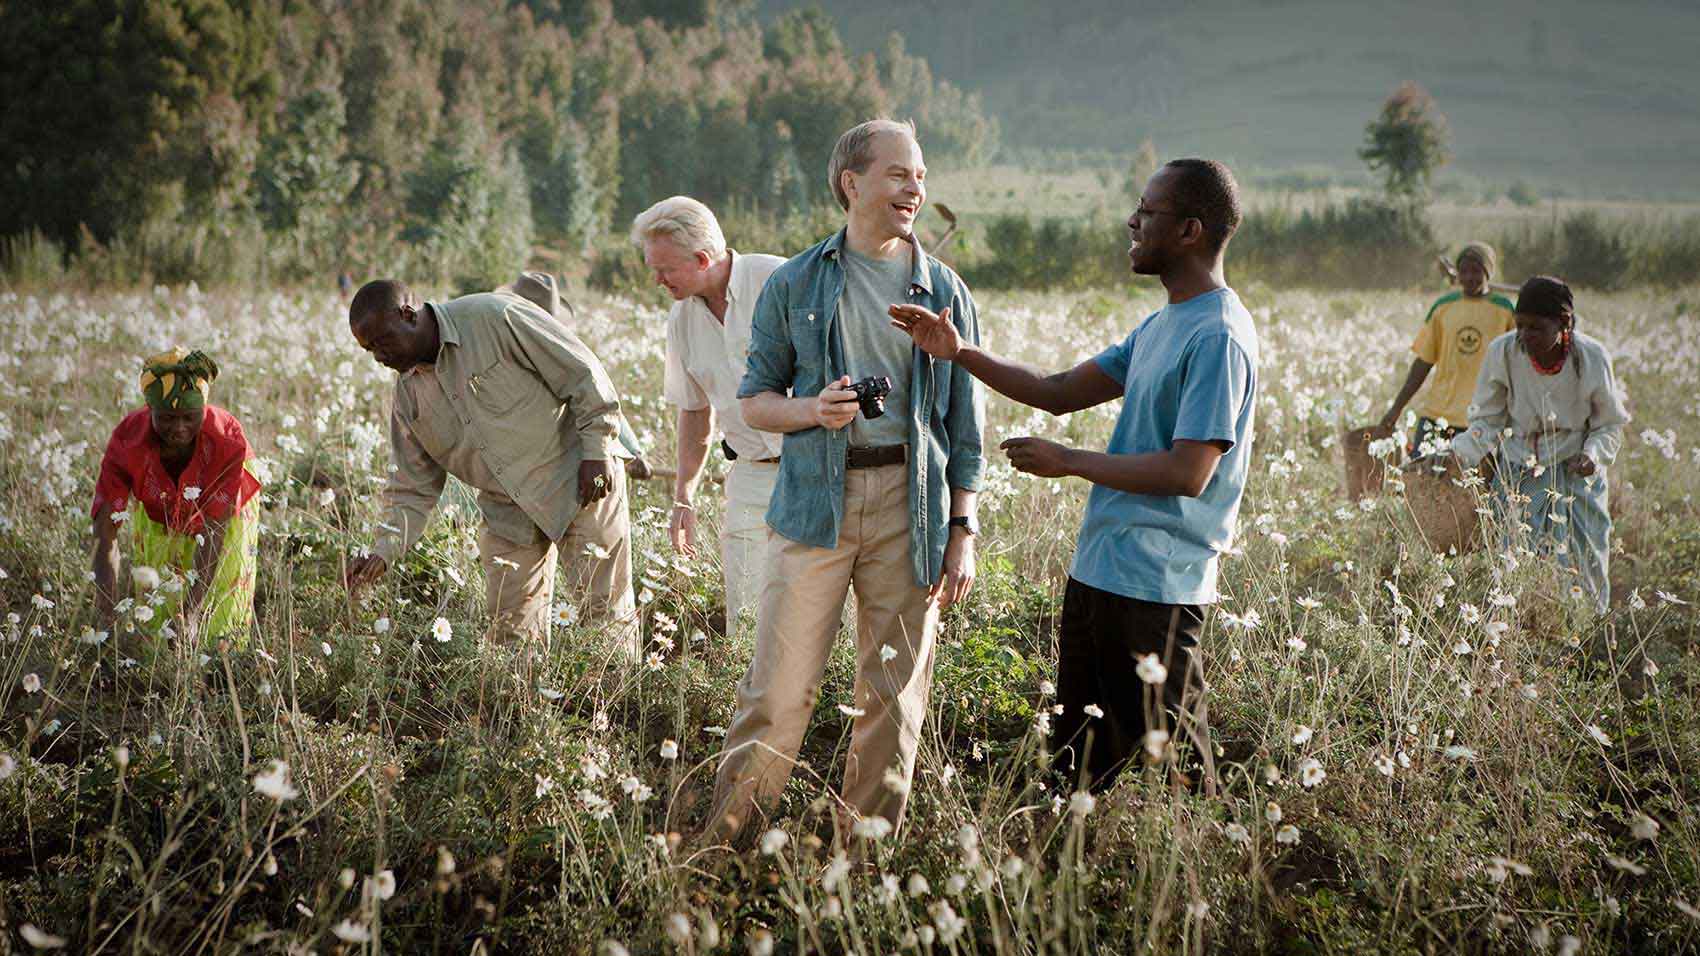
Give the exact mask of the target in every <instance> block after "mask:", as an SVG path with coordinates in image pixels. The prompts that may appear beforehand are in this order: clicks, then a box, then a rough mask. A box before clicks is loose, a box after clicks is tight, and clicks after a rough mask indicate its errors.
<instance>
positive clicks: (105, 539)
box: [93, 509, 119, 625]
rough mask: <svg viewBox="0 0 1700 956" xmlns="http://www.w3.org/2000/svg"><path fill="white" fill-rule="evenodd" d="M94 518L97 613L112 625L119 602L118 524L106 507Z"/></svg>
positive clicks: (95, 600) (103, 621)
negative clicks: (115, 607) (113, 520)
mask: <svg viewBox="0 0 1700 956" xmlns="http://www.w3.org/2000/svg"><path fill="white" fill-rule="evenodd" d="M94 520H95V526H94V569H93V570H94V602H95V605H94V606H95V613H96V614H97V615H98V616H99V618H100V621H101V623H102V624H104V625H110V624H111V621H112V609H113V607H114V606H116V605H117V603H118V560H119V557H118V531H117V528H118V526H117V525H115V524H113V523H112V512H111V511H108V510H106V509H101V511H100V513H98V514H96V515H95V516H94Z"/></svg>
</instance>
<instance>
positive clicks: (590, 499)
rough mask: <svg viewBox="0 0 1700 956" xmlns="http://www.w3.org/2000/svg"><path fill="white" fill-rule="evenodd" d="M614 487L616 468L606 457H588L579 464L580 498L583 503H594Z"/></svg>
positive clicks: (580, 502) (606, 495)
mask: <svg viewBox="0 0 1700 956" xmlns="http://www.w3.org/2000/svg"><path fill="white" fill-rule="evenodd" d="M613 489H614V468H613V466H612V465H610V464H609V463H608V461H607V460H606V459H603V460H592V459H589V458H586V459H585V460H584V461H583V462H581V463H580V464H579V466H578V500H579V504H581V505H593V504H595V503H596V502H598V501H601V500H602V499H603V498H606V497H608V493H609V492H610V491H612V490H613Z"/></svg>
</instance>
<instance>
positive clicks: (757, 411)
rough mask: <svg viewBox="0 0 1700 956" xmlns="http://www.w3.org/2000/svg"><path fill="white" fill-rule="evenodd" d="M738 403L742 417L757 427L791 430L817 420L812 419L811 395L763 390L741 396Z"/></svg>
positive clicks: (797, 430) (786, 432)
mask: <svg viewBox="0 0 1700 956" xmlns="http://www.w3.org/2000/svg"><path fill="white" fill-rule="evenodd" d="M739 407H740V408H741V409H742V410H743V412H744V421H745V422H746V423H747V424H748V425H749V426H750V427H751V428H754V429H757V430H758V431H764V432H778V433H780V434H790V433H791V432H800V431H803V430H804V429H808V428H814V427H816V426H818V425H819V424H820V423H819V422H817V421H815V399H814V398H812V397H810V398H790V397H787V396H785V395H781V394H779V393H778V392H762V393H760V394H758V395H751V396H750V397H749V398H744V399H740V400H739Z"/></svg>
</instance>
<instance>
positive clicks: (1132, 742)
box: [1051, 578, 1204, 792]
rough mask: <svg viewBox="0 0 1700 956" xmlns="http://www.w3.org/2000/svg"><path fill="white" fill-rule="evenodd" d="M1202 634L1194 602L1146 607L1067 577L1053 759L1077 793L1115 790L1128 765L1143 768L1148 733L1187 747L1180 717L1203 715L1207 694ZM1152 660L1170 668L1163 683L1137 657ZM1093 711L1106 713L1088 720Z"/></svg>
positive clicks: (1144, 603)
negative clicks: (1145, 675)
mask: <svg viewBox="0 0 1700 956" xmlns="http://www.w3.org/2000/svg"><path fill="white" fill-rule="evenodd" d="M1203 628H1204V611H1203V608H1201V607H1199V606H1198V605H1196V604H1155V603H1152V602H1150V601H1140V600H1137V599H1135V598H1130V597H1123V596H1122V595H1120V594H1112V593H1110V592H1109V591H1102V590H1099V589H1098V588H1095V587H1091V586H1089V585H1085V584H1081V583H1080V582H1079V581H1076V580H1074V579H1073V578H1069V580H1068V589H1067V590H1066V591H1065V592H1064V593H1063V610H1062V621H1061V628H1060V632H1059V634H1058V638H1057V703H1059V704H1061V705H1062V707H1063V711H1062V713H1061V714H1058V715H1056V716H1055V717H1054V718H1053V719H1052V722H1051V753H1052V761H1053V766H1054V767H1055V769H1056V771H1057V772H1058V773H1059V774H1061V775H1062V776H1064V777H1066V778H1067V780H1068V782H1069V786H1070V787H1071V788H1073V787H1076V786H1079V785H1080V784H1081V783H1084V784H1085V785H1086V786H1087V787H1088V788H1090V789H1091V790H1092V791H1094V792H1099V791H1103V790H1107V789H1109V787H1110V785H1111V784H1112V783H1114V782H1115V779H1116V776H1117V775H1118V774H1120V773H1121V771H1122V769H1123V768H1124V767H1126V766H1128V765H1129V764H1133V765H1136V766H1137V762H1138V761H1139V760H1140V759H1141V758H1142V755H1143V754H1144V752H1145V732H1146V731H1147V730H1148V729H1151V728H1153V727H1156V728H1159V729H1162V730H1166V731H1168V732H1169V734H1170V735H1171V736H1172V737H1173V738H1174V740H1175V742H1176V743H1180V742H1181V738H1182V732H1181V730H1179V729H1178V728H1180V727H1181V726H1182V724H1181V723H1180V720H1179V717H1180V715H1181V714H1182V713H1186V712H1191V713H1193V714H1196V713H1198V712H1199V704H1200V698H1201V697H1202V695H1203V693H1204V684H1203V679H1202V676H1201V674H1200V670H1199V662H1198V659H1197V656H1196V655H1195V654H1194V653H1193V649H1194V648H1196V647H1197V646H1198V638H1199V635H1200V634H1201V633H1202V631H1203ZM1147 654H1155V655H1157V659H1158V660H1160V661H1162V662H1163V666H1164V667H1165V668H1167V669H1168V676H1167V678H1166V679H1165V680H1164V681H1163V682H1162V683H1160V684H1149V685H1148V684H1146V683H1145V681H1144V680H1142V679H1141V678H1140V676H1139V673H1138V666H1139V659H1140V658H1141V657H1144V656H1145V655H1147ZM1090 705H1096V707H1097V709H1099V710H1102V711H1103V712H1104V715H1103V716H1102V717H1094V716H1091V715H1089V714H1088V713H1087V712H1086V708H1087V707H1088V706H1090ZM1187 726H1188V727H1192V726H1195V725H1193V724H1192V723H1190V722H1189V724H1188V725H1187ZM1189 732H1190V731H1189Z"/></svg>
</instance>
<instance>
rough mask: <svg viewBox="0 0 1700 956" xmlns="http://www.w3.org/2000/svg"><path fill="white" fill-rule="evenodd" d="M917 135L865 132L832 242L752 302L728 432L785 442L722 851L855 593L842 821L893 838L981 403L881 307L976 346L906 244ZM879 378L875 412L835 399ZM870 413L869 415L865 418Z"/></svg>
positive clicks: (747, 811) (904, 129)
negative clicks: (739, 405) (738, 429)
mask: <svg viewBox="0 0 1700 956" xmlns="http://www.w3.org/2000/svg"><path fill="white" fill-rule="evenodd" d="M926 174H927V169H926V164H925V163H924V162H923V160H922V157H921V147H920V144H919V143H917V142H916V140H915V130H914V128H913V127H912V126H909V125H908V124H904V123H894V122H892V121H890V120H874V121H871V122H868V123H863V124H861V125H859V126H857V127H855V128H853V129H850V130H848V131H847V132H845V133H844V135H843V136H841V137H839V140H838V144H837V146H835V147H834V148H833V152H832V159H831V161H830V162H829V164H828V166H827V176H828V181H829V182H830V183H831V185H832V191H833V196H834V197H835V198H836V199H837V200H838V204H839V206H841V207H842V208H843V209H844V210H845V212H846V214H847V223H846V226H845V228H844V229H841V230H839V231H838V232H837V233H835V234H834V235H832V236H830V237H829V238H827V239H825V240H823V241H821V242H819V243H817V244H816V245H814V246H812V247H811V248H809V249H808V250H807V251H805V252H803V253H802V254H800V255H798V256H797V257H795V258H793V259H791V260H789V261H788V262H786V263H785V265H783V266H781V267H780V268H779V270H778V271H776V272H775V273H774V274H773V278H771V279H769V280H768V283H767V288H766V289H764V290H763V291H762V294H761V300H760V301H759V302H757V303H756V313H755V323H754V327H753V331H752V334H751V348H750V357H749V365H748V369H747V370H746V372H745V374H744V380H743V383H742V384H741V385H740V386H739V387H738V394H739V395H740V396H742V397H743V403H744V417H745V420H746V421H748V422H749V423H750V424H751V425H753V426H755V427H756V428H759V429H763V430H765V431H770V432H777V433H782V434H784V436H785V440H784V451H785V456H784V459H783V460H782V461H781V462H780V465H779V482H778V484H777V485H776V486H775V488H774V493H773V500H772V502H771V503H770V504H769V506H768V511H767V521H768V525H769V527H771V528H772V529H773V530H774V532H775V535H776V537H775V538H774V540H773V543H772V545H771V546H770V547H769V548H768V566H767V583H766V585H765V587H764V588H763V590H762V598H761V612H760V615H759V617H758V619H757V621H756V641H755V657H754V659H753V660H751V662H750V669H749V672H748V673H747V674H746V675H745V677H744V679H743V680H742V681H741V682H740V683H739V684H738V706H737V711H736V712H735V713H734V715H733V717H732V724H731V726H730V727H729V728H728V730H727V733H726V748H725V753H724V756H723V757H722V760H721V764H720V769H719V774H718V777H717V778H716V781H715V799H714V810H713V812H712V815H711V817H710V819H709V827H708V830H707V833H708V835H709V837H710V838H711V839H728V838H730V837H731V836H732V835H734V834H736V833H738V832H739V831H741V830H742V829H743V828H744V825H745V824H746V823H747V822H748V820H749V817H750V815H751V813H752V812H753V811H754V810H756V808H758V807H761V806H763V805H765V804H768V803H770V802H771V801H772V800H774V799H775V798H777V797H778V796H779V794H780V792H781V791H782V790H783V789H784V787H785V781H786V780H787V779H788V778H789V777H790V775H791V768H792V765H793V763H794V761H795V758H796V755H797V750H798V748H799V747H800V746H801V744H802V741H803V734H804V732H805V731H806V730H807V728H808V722H809V715H810V714H811V713H812V712H813V710H814V704H815V698H816V697H817V695H818V693H819V689H820V682H821V677H822V675H823V674H824V673H825V671H826V663H827V658H828V656H829V655H830V654H831V652H832V645H833V642H834V640H835V639H836V638H837V636H838V628H839V624H840V621H841V619H842V616H843V612H844V602H845V598H846V596H847V595H848V593H849V591H850V590H851V589H852V588H854V589H855V592H856V679H855V686H854V690H853V694H854V696H853V698H852V700H851V701H850V702H849V705H850V707H851V708H852V711H851V713H853V715H854V719H855V722H854V723H853V724H852V727H851V731H850V748H849V752H848V754H847V755H846V759H845V768H844V787H843V795H844V804H845V805H846V806H847V807H848V808H849V809H850V810H852V811H854V812H855V813H856V814H859V815H861V816H863V817H871V816H880V817H884V818H885V819H886V820H887V821H889V822H890V823H891V824H893V825H894V826H895V825H897V824H899V823H901V821H902V819H903V811H904V807H905V805H906V802H907V799H908V794H909V785H910V781H911V780H912V778H913V776H914V773H915V753H916V748H917V746H918V745H919V743H920V738H921V723H922V720H923V719H924V717H925V716H926V711H927V697H928V693H929V691H930V689H931V686H932V674H933V648H934V640H935V638H936V635H937V632H938V620H939V609H940V607H941V606H942V605H949V604H951V603H953V602H955V601H957V600H960V599H961V598H962V597H964V596H965V595H966V594H967V593H968V589H969V588H970V587H971V586H972V585H973V582H974V538H973V536H974V533H975V531H976V527H975V524H974V505H975V492H976V491H978V489H979V486H980V472H981V468H982V464H983V462H982V458H981V451H980V428H981V424H982V422H983V420H984V418H985V398H984V394H983V393H982V391H981V390H980V388H979V386H978V385H977V384H976V383H975V382H974V379H973V378H972V376H970V375H968V374H967V373H966V372H963V371H962V370H960V369H958V368H956V367H955V366H954V365H953V364H952V363H950V362H942V361H936V360H934V359H932V358H931V357H929V356H928V355H927V354H926V353H924V352H922V351H920V350H919V349H917V348H915V346H914V343H913V342H911V341H910V339H909V336H908V335H906V334H904V333H902V332H900V331H898V330H896V329H893V328H892V327H891V324H890V319H889V312H890V310H891V309H893V308H902V307H910V306H921V307H923V308H925V309H927V310H928V312H929V314H937V315H943V316H946V317H948V318H947V321H949V322H951V323H953V325H952V327H953V328H954V329H955V330H956V332H957V334H958V335H960V336H961V337H962V338H963V339H965V340H968V341H976V342H977V341H978V340H979V326H978V320H977V318H976V316H975V309H974V300H973V298H972V297H971V296H970V295H969V293H968V287H967V286H966V285H964V284H963V282H962V280H961V279H960V278H959V277H958V276H957V275H956V273H954V272H952V271H951V270H950V268H949V267H947V266H945V265H944V264H943V263H941V262H939V261H938V260H937V259H935V258H934V257H932V256H930V255H928V254H927V253H926V251H925V250H923V249H922V248H921V247H920V244H919V243H918V242H916V240H915V217H916V216H917V215H919V214H920V211H921V206H922V204H923V203H924V202H926V196H927V193H926V186H925V178H926ZM868 377H874V378H876V379H877V378H886V379H889V388H890V392H889V394H888V396H887V397H886V400H885V406H884V409H883V413H879V414H875V415H874V416H873V417H869V416H867V415H864V414H862V413H861V410H860V409H861V403H860V401H859V400H858V395H857V393H856V392H855V391H853V390H851V388H850V387H849V386H850V385H851V384H852V382H855V381H857V380H860V379H865V378H868ZM868 410H869V411H872V412H876V413H878V412H880V411H881V410H880V409H878V408H876V407H874V406H872V405H870V406H869V409H868Z"/></svg>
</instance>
